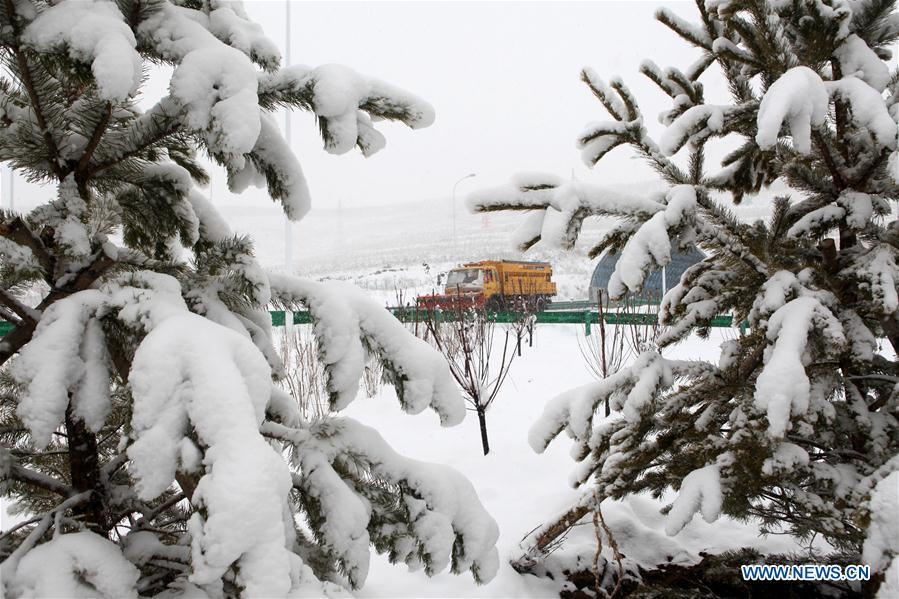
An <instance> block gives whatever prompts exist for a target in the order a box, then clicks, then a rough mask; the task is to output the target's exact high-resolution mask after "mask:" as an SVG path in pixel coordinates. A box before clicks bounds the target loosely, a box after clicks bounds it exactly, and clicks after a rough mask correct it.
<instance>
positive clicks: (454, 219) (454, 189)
mask: <svg viewBox="0 0 899 599" xmlns="http://www.w3.org/2000/svg"><path fill="white" fill-rule="evenodd" d="M476 176H477V175H476V174H475V173H471V174H469V175H465V176H464V177H462V178H461V179H459V180H458V181H456V184H455V185H453V250H454V251H455V249H456V188H457V187H458V186H459V183H461V182H462V181H464V180H465V179H471V178H472V177H476Z"/></svg>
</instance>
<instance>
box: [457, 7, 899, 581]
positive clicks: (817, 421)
mask: <svg viewBox="0 0 899 599" xmlns="http://www.w3.org/2000/svg"><path fill="white" fill-rule="evenodd" d="M696 5H697V8H698V13H699V22H698V23H689V22H686V21H684V20H683V19H681V18H680V17H678V16H676V15H674V14H673V13H671V12H670V11H667V10H664V9H663V10H660V11H658V13H657V14H656V17H657V19H658V20H659V21H660V22H661V23H663V24H664V25H666V26H667V27H669V28H670V29H671V30H673V31H674V33H676V34H677V35H678V36H680V37H681V38H683V39H684V40H685V41H686V42H687V43H688V44H690V45H691V46H693V47H694V48H696V49H697V51H698V54H699V56H698V59H697V60H696V61H695V62H694V63H693V64H691V65H689V66H687V67H686V68H684V69H683V70H681V69H679V68H676V67H670V68H665V69H663V68H660V67H659V66H657V65H656V64H655V63H653V62H651V61H645V62H644V63H643V64H642V65H641V68H640V71H641V73H642V74H643V75H645V76H646V77H648V78H649V79H651V80H652V81H653V82H654V83H655V84H656V85H657V86H658V88H659V89H660V90H661V91H662V92H663V93H664V94H666V95H668V96H670V98H671V100H672V108H671V109H670V110H668V111H666V112H664V113H662V114H661V116H660V121H661V122H662V123H663V124H664V125H666V129H665V132H664V134H663V135H662V136H661V138H660V139H658V141H656V140H654V139H652V138H651V137H650V135H649V134H648V132H647V129H646V127H645V125H644V123H645V116H644V114H643V113H642V112H641V110H640V107H639V105H638V103H637V99H636V98H635V97H634V95H633V94H632V93H631V91H630V90H629V89H628V87H627V86H626V85H625V83H624V82H623V81H622V80H621V79H619V78H614V79H612V80H610V81H608V82H606V81H604V80H603V79H601V78H600V77H599V76H598V75H597V74H596V73H594V72H593V71H591V70H589V69H585V70H584V71H583V73H582V79H583V81H584V83H585V84H586V85H587V86H588V87H589V89H590V91H591V92H592V93H593V94H594V95H595V96H596V98H597V99H598V100H599V101H600V103H601V104H602V106H603V107H604V109H605V110H606V112H608V114H609V115H610V117H611V120H608V121H604V122H600V123H595V124H591V125H589V126H588V128H587V130H586V131H585V132H584V133H583V134H581V136H580V137H579V138H578V140H577V144H578V146H579V147H580V148H581V150H582V156H583V159H584V160H585V162H586V163H587V164H588V165H595V164H596V163H597V162H598V161H599V160H600V159H601V158H602V157H603V156H605V155H606V154H607V153H608V152H610V151H611V150H613V149H614V148H616V147H618V146H629V147H631V148H632V149H633V150H634V151H636V152H637V153H638V154H639V155H640V156H642V157H643V158H644V159H645V160H646V161H647V162H648V163H649V164H650V165H651V166H652V167H653V168H654V169H655V171H656V172H657V173H658V174H659V175H660V176H661V178H662V179H663V180H664V182H665V183H666V185H667V188H668V189H667V191H666V192H664V193H660V194H658V195H652V196H650V197H629V196H627V195H624V194H620V193H617V192H614V191H611V190H607V189H603V188H601V187H597V186H594V185H591V184H588V183H583V182H571V183H568V182H563V181H562V180H561V179H558V178H555V177H551V176H541V175H527V176H522V177H519V178H518V179H517V180H515V181H513V183H512V184H511V185H507V186H504V187H501V188H497V189H491V190H484V191H481V192H477V193H475V194H473V195H472V196H471V197H470V198H469V205H470V206H471V207H472V208H473V209H474V210H477V211H484V212H486V211H493V210H520V211H526V212H529V213H530V216H529V217H528V218H527V220H526V221H525V222H524V223H523V225H522V228H521V230H520V231H519V233H518V234H517V235H516V239H518V240H521V242H522V243H521V248H522V249H527V248H528V247H530V246H532V245H533V244H535V243H537V242H538V241H540V240H541V239H543V240H546V241H553V242H556V243H558V244H560V245H561V246H562V247H571V246H572V245H573V244H574V243H575V241H576V240H577V238H578V234H579V232H580V229H581V225H582V223H583V221H584V220H585V219H586V218H589V217H592V216H611V217H616V218H617V219H618V224H617V225H616V226H615V227H614V228H613V229H612V230H611V232H609V233H608V234H607V235H606V236H605V237H604V238H603V239H602V241H601V242H600V243H599V244H598V245H597V246H596V247H594V248H593V249H592V252H591V257H592V256H596V255H598V254H599V253H601V252H603V251H606V250H608V251H614V252H619V253H620V257H619V260H618V265H617V268H616V271H615V273H614V275H613V276H612V278H611V281H610V283H609V292H610V293H611V294H612V295H613V296H623V295H624V294H625V293H626V292H628V291H639V290H640V288H641V285H642V284H643V280H644V278H645V277H646V275H647V273H648V272H650V271H652V270H656V269H658V268H659V267H661V266H664V265H665V264H667V263H668V261H669V259H670V249H669V248H670V242H675V243H676V244H679V245H680V246H681V247H684V246H689V245H691V244H698V245H699V246H700V247H701V248H702V249H703V250H705V252H706V253H707V254H708V257H707V259H705V260H703V261H702V262H701V263H699V264H697V265H695V266H693V267H691V268H690V269H689V270H687V271H686V272H685V273H684V275H683V276H682V278H681V280H680V284H679V285H677V286H676V287H674V288H673V289H671V290H670V291H669V292H668V293H667V295H666V296H665V298H664V300H663V304H662V310H661V317H662V319H663V323H664V324H667V325H668V329H667V331H666V332H665V333H664V335H663V336H662V338H661V340H660V341H661V345H662V346H663V347H664V346H670V345H672V344H675V343H677V342H679V341H680V340H682V339H684V338H685V337H687V336H688V335H690V334H691V333H698V334H699V335H700V336H707V335H708V333H709V330H710V329H709V327H710V324H711V320H712V318H713V317H714V316H716V315H718V314H725V313H731V314H733V316H734V319H735V321H736V322H741V321H743V320H746V321H748V325H749V330H748V332H747V334H745V335H742V336H740V337H739V338H737V339H735V340H732V341H727V342H725V343H724V344H723V345H722V347H721V354H720V358H719V360H718V362H717V363H709V362H705V361H700V360H672V359H668V358H666V357H663V356H662V355H661V354H660V353H658V352H645V353H643V354H642V355H641V356H639V357H638V358H637V359H636V360H635V362H634V363H633V364H632V365H631V366H630V367H629V368H624V369H622V370H620V371H619V372H617V373H615V374H614V375H612V376H609V377H608V378H606V379H604V380H602V381H599V382H597V383H595V384H591V385H587V386H585V387H583V388H580V389H576V390H572V391H570V392H568V393H565V394H562V395H561V396H559V397H558V398H557V399H555V400H553V401H552V402H550V403H549V404H548V405H547V407H546V410H545V413H544V414H543V416H542V418H541V419H540V420H539V421H538V422H537V423H536V424H535V425H534V426H533V428H532V429H531V431H530V443H531V445H532V447H533V448H534V449H535V450H536V451H538V452H539V451H543V449H544V448H545V447H546V446H547V444H548V443H550V442H551V441H552V439H553V438H555V437H556V436H557V435H559V434H560V433H562V432H563V431H564V432H565V433H567V435H568V436H569V437H571V438H572V439H574V442H575V449H574V451H573V455H575V456H576V459H577V460H578V461H579V462H580V465H579V467H578V468H577V470H576V471H575V472H574V473H573V475H572V479H571V482H572V484H573V485H576V486H580V485H585V486H588V488H589V489H590V492H589V493H586V494H585V497H592V496H594V493H593V491H595V495H596V496H598V497H600V498H603V497H613V498H621V497H624V496H626V495H629V494H633V493H640V492H651V493H653V494H656V495H657V496H660V495H661V494H662V493H663V492H665V491H666V490H667V489H672V488H673V489H675V490H677V491H678V494H677V496H676V499H675V500H674V502H673V504H672V505H671V506H669V509H670V511H669V512H668V515H667V531H668V533H669V534H676V533H678V532H679V531H680V530H681V529H682V528H683V527H684V526H685V525H686V523H687V522H689V521H690V520H691V518H693V517H694V515H695V514H696V512H701V514H702V516H703V517H704V518H705V519H706V520H707V521H713V520H714V519H716V518H717V517H718V515H719V514H721V513H724V514H727V515H730V516H733V517H736V518H746V517H754V518H757V519H760V520H761V521H762V522H763V523H764V525H765V527H766V528H767V529H768V530H771V531H786V532H789V533H791V534H794V535H797V536H798V537H801V538H806V539H808V538H811V537H813V536H814V535H822V536H823V537H824V538H825V539H826V540H827V541H829V542H830V543H832V544H833V545H834V546H835V547H836V548H838V549H839V550H843V551H848V552H850V553H854V554H856V555H859V554H860V558H859V561H861V562H864V563H869V564H871V565H872V566H873V567H874V569H875V570H876V571H879V572H881V575H880V578H879V580H885V582H884V583H883V584H882V585H881V593H882V594H883V596H896V594H899V587H897V585H899V581H897V579H899V559H897V557H896V556H897V553H899V546H897V541H896V539H897V536H896V532H897V530H899V528H897V526H899V521H897V514H899V509H897V503H896V502H897V485H899V472H897V471H899V423H897V416H899V413H897V411H899V395H897V390H899V384H897V383H899V362H897V359H896V352H897V350H899V300H897V282H899V268H897V263H899V224H897V220H896V210H897V202H899V153H897V131H899V126H897V120H899V74H897V72H896V70H895V69H892V70H891V69H890V67H889V66H888V61H889V60H890V59H891V57H892V54H891V45H892V47H893V48H895V43H896V40H897V37H899V15H897V13H896V12H894V11H895V2H893V1H887V0H858V1H854V2H845V1H842V0H786V1H784V0H777V1H775V0H769V1H763V0H697V2H696ZM894 64H895V63H894ZM707 73H708V75H707V77H712V76H723V78H724V79H725V80H726V83H727V91H728V92H729V95H730V97H729V99H727V98H721V99H718V98H716V99H714V101H718V102H720V103H712V102H711V101H710V99H708V98H706V97H705V90H704V86H703V82H702V79H703V75H704V74H707ZM725 137H726V143H730V144H731V146H730V147H731V151H730V153H729V154H727V156H726V157H725V158H724V159H723V161H722V166H721V167H720V168H719V167H718V166H717V165H714V164H709V161H708V160H706V156H705V146H706V143H707V142H709V141H711V140H715V139H719V138H725ZM682 149H683V152H680V151H681V150H682ZM675 155H677V156H675ZM775 180H780V181H783V182H785V183H786V187H787V193H785V194H783V195H781V196H778V197H776V198H775V199H773V200H771V201H770V217H769V218H768V219H767V221H764V222H763V221H757V222H743V221H741V220H739V219H738V218H736V217H735V216H734V215H733V214H732V212H731V211H730V210H729V208H728V203H730V202H733V203H734V204H739V203H740V202H741V201H742V200H743V199H744V198H746V197H747V196H752V195H756V194H759V193H760V192H763V191H764V190H766V189H767V188H768V187H769V186H771V184H772V183H773V182H774V181H775ZM607 401H608V402H609V404H606V402H607ZM606 405H610V406H611V408H612V412H611V414H609V415H608V416H606V413H605V406H606ZM887 569H889V572H888V573H887V574H886V576H885V579H884V578H883V573H884V572H885V571H886V570H887ZM875 584H877V581H875Z"/></svg>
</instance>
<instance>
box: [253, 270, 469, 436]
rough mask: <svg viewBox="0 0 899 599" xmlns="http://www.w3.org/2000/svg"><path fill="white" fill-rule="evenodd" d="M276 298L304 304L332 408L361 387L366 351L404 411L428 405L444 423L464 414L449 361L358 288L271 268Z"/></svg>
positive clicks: (337, 407)
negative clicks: (378, 365) (381, 366)
mask: <svg viewBox="0 0 899 599" xmlns="http://www.w3.org/2000/svg"><path fill="white" fill-rule="evenodd" d="M268 276H269V281H270V283H271V288H272V298H273V300H274V301H276V302H278V303H281V304H284V305H288V306H296V305H298V304H303V305H305V306H306V307H307V308H308V310H309V312H310V316H311V317H312V320H313V323H314V325H313V326H314V327H315V328H314V330H315V334H316V338H317V341H318V343H319V347H320V351H321V354H322V358H323V360H324V363H325V369H326V372H327V374H328V383H327V384H328V390H329V393H330V394H331V406H332V409H334V410H341V409H343V408H345V407H346V406H347V405H348V404H349V403H350V402H351V401H352V400H353V399H355V397H356V394H357V392H358V389H359V380H360V378H361V377H362V373H363V367H364V365H365V355H366V352H370V353H372V354H374V355H375V356H377V357H378V359H380V360H381V361H382V363H383V364H384V365H385V369H386V372H387V375H388V376H389V378H390V380H391V382H392V383H393V384H394V386H395V387H396V391H397V397H398V398H399V400H400V404H401V405H402V408H403V410H404V411H406V412H408V413H410V414H418V413H419V412H421V411H422V410H424V409H425V408H428V407H430V408H431V409H433V410H434V411H435V412H437V414H438V415H439V416H440V422H441V424H443V425H444V426H453V425H455V424H458V423H459V422H461V421H462V418H463V417H464V416H465V406H464V403H463V401H462V398H461V396H460V395H459V391H458V389H457V388H456V384H455V381H454V380H453V378H452V375H451V374H450V371H449V366H448V365H447V364H446V361H445V360H444V359H443V358H442V356H441V355H440V354H439V353H437V352H436V351H435V350H434V349H433V348H431V347H430V346H429V345H428V344H427V343H426V342H424V341H422V340H421V339H418V338H417V337H415V336H413V335H410V334H409V332H408V331H407V330H406V328H405V327H403V326H402V324H400V323H399V321H397V320H396V318H394V317H393V315H392V314H391V313H390V312H388V311H387V310H385V309H384V307H383V306H380V305H379V304H377V303H376V302H374V301H373V300H371V299H369V298H368V297H367V296H365V294H363V293H362V292H361V291H360V290H359V289H358V288H356V287H354V286H352V285H348V284H344V283H316V282H313V281H307V280H304V279H300V278H297V277H292V276H287V275H281V274H275V273H269V275H268Z"/></svg>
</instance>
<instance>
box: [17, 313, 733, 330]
mask: <svg viewBox="0 0 899 599" xmlns="http://www.w3.org/2000/svg"><path fill="white" fill-rule="evenodd" d="M389 310H390V311H391V312H392V313H393V315H394V316H395V317H396V318H397V319H398V320H400V321H402V322H425V321H427V320H428V317H429V315H428V312H427V311H425V310H415V309H414V308H411V309H405V308H389ZM292 314H293V323H294V324H309V323H310V322H312V319H311V318H310V317H309V312H306V311H298V312H293V313H292ZM271 315H272V326H276V327H283V326H284V323H285V322H286V315H285V312H284V311H283V310H273V311H272V312H271ZM431 316H432V317H433V318H436V319H438V320H440V321H442V322H449V321H452V320H454V319H455V317H456V312H454V311H452V310H442V311H437V312H434V313H433V315H431ZM534 316H535V317H536V322H537V324H582V325H584V328H585V330H586V333H587V335H589V334H590V332H591V325H595V324H598V323H599V316H600V315H599V312H595V311H592V310H567V311H563V310H554V311H546V312H538V313H536V314H534ZM521 317H522V314H521V313H519V312H491V313H490V314H489V318H490V320H491V321H492V322H497V323H502V324H508V323H513V322H518V321H519V319H521ZM602 318H603V321H604V322H605V324H608V325H631V326H643V325H654V324H656V323H657V322H658V318H657V316H656V315H655V314H651V313H647V314H640V313H633V312H628V313H623V314H622V313H616V312H606V313H604V314H603V315H602ZM710 324H711V326H713V327H721V328H731V327H733V326H734V322H733V317H732V316H729V315H723V316H716V317H715V318H713V319H712V322H711V323H710ZM748 326H749V325H748V323H746V322H742V323H740V330H741V331H745V330H746V328H747V327H748ZM13 328H14V325H13V324H12V323H9V322H6V321H3V320H0V337H2V336H3V335H6V334H7V333H9V332H10V331H12V330H13Z"/></svg>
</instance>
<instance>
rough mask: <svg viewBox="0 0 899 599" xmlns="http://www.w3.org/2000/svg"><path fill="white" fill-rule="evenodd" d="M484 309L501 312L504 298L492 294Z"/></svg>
mask: <svg viewBox="0 0 899 599" xmlns="http://www.w3.org/2000/svg"><path fill="white" fill-rule="evenodd" d="M484 309H485V310H487V311H488V312H499V311H500V310H502V309H503V300H502V298H501V297H499V296H496V295H494V296H491V297H489V298H488V299H487V301H486V302H485V303H484Z"/></svg>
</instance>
